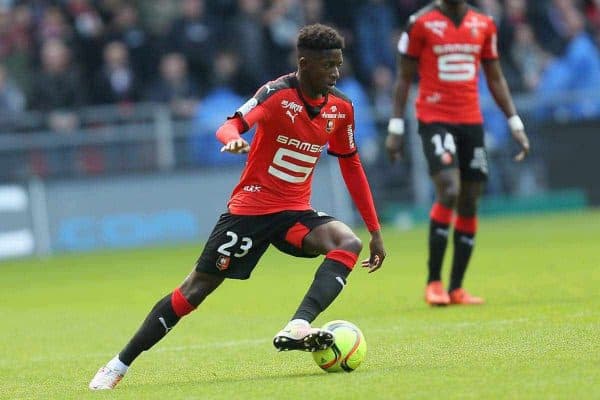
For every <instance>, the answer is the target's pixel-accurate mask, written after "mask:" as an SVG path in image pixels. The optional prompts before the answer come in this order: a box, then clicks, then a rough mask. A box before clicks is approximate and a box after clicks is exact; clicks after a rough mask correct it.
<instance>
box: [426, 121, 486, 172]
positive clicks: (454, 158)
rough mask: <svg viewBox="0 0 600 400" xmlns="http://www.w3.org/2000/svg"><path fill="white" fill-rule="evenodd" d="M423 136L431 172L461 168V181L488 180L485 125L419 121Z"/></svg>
mask: <svg viewBox="0 0 600 400" xmlns="http://www.w3.org/2000/svg"><path fill="white" fill-rule="evenodd" d="M419 135H421V139H422V142H423V151H424V153H425V157H426V158H427V163H428V164H429V174H430V175H435V174H437V173H438V172H440V171H441V170H444V169H450V168H458V169H459V171H460V179H461V180H465V181H485V180H487V176H488V162H487V153H486V151H485V147H484V141H483V140H484V133H483V125H481V124H473V125H463V124H461V125H453V124H446V123H439V122H433V123H429V124H426V123H424V122H421V121H419Z"/></svg>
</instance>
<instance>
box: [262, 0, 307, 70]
mask: <svg viewBox="0 0 600 400" xmlns="http://www.w3.org/2000/svg"><path fill="white" fill-rule="evenodd" d="M302 11H303V10H302V6H301V4H300V2H299V1H298V0H271V4H270V5H269V7H268V8H267V10H266V11H265V13H264V19H265V21H266V27H267V32H268V38H269V42H270V45H271V50H270V51H271V54H270V55H269V64H270V69H271V71H269V75H282V74H285V73H287V72H289V71H290V70H292V69H293V67H292V65H295V64H296V60H295V59H293V60H292V59H291V57H292V56H293V54H294V49H295V45H296V35H297V34H298V31H299V30H300V26H301V25H302V24H303V18H304V15H303V13H302Z"/></svg>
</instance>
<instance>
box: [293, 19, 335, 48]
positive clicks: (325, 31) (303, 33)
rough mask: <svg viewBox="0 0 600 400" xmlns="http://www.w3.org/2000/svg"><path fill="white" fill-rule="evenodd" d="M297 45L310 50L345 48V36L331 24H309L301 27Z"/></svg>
mask: <svg viewBox="0 0 600 400" xmlns="http://www.w3.org/2000/svg"><path fill="white" fill-rule="evenodd" d="M296 47H298V49H308V50H332V49H343V48H344V38H343V37H342V35H340V34H339V33H338V31H336V30H335V29H333V28H332V27H330V26H327V25H323V24H313V25H307V26H304V27H303V28H302V29H300V33H299V34H298V42H297V43H296Z"/></svg>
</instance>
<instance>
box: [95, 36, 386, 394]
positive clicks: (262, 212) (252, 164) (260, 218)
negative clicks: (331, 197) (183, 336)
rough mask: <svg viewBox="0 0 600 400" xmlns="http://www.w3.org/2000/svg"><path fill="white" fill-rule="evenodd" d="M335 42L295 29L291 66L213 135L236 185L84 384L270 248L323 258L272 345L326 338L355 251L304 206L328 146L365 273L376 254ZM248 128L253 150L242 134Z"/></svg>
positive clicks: (119, 372)
mask: <svg viewBox="0 0 600 400" xmlns="http://www.w3.org/2000/svg"><path fill="white" fill-rule="evenodd" d="M343 43H344V42H343V38H342V37H341V36H340V35H339V34H338V33H337V32H336V31H335V30H334V29H332V28H330V27H327V26H324V25H319V24H316V25H310V26H307V27H304V28H303V29H302V30H301V31H300V34H299V36H298V41H297V48H298V70H297V72H296V73H292V74H289V75H286V76H283V77H281V78H279V79H277V80H275V81H271V82H269V83H267V84H266V85H264V86H263V87H262V88H261V89H260V90H259V91H258V92H257V93H256V95H255V96H254V97H253V98H251V99H250V100H249V101H248V102H246V103H245V104H244V105H243V106H242V107H240V108H239V109H238V111H237V112H236V113H235V115H234V116H233V117H232V118H231V119H229V120H228V121H227V122H226V123H225V124H224V125H223V126H221V128H219V130H218V131H217V137H218V138H219V140H220V141H221V142H222V143H223V144H224V146H223V148H222V151H228V152H232V153H247V152H249V155H248V161H247V163H246V167H245V169H244V171H243V173H242V176H241V179H240V182H239V184H238V185H237V186H236V187H235V188H234V190H233V193H232V195H231V198H230V200H229V203H228V209H229V210H228V212H226V213H225V214H222V215H221V217H220V219H219V221H218V222H217V225H216V226H215V228H214V230H213V232H212V233H211V235H210V237H209V239H208V242H207V244H206V246H205V248H204V250H203V251H202V254H201V256H200V258H199V259H198V261H197V263H196V267H195V269H194V270H193V271H192V272H191V273H190V274H189V275H188V276H187V277H186V278H185V280H184V281H183V283H182V284H181V286H179V287H178V288H176V289H175V290H174V291H173V292H172V293H170V294H169V295H167V296H165V297H164V298H163V299H161V300H159V301H158V303H156V305H155V306H154V308H153V309H152V310H151V311H150V313H149V314H148V316H147V317H146V319H145V321H144V322H143V323H142V325H141V327H140V328H139V330H138V331H137V332H136V333H135V335H134V336H133V338H132V339H131V340H130V342H129V343H128V344H127V345H126V346H125V347H124V348H123V350H122V351H121V352H120V353H119V354H118V355H117V356H116V357H114V358H113V359H112V360H110V361H109V362H108V364H107V365H106V366H104V367H102V368H101V369H100V370H99V371H98V373H97V374H96V375H95V376H94V378H93V379H92V381H91V382H90V385H89V386H90V388H91V389H94V390H98V389H112V388H113V387H114V386H115V385H116V384H117V383H119V381H120V380H121V379H122V377H123V376H124V374H125V373H126V372H127V369H128V367H129V365H131V363H132V362H133V361H134V360H135V359H136V358H137V357H138V356H139V355H140V354H141V353H142V352H143V351H145V350H148V349H150V348H151V347H152V346H153V345H154V344H156V343H157V342H158V341H159V340H160V339H162V338H163V337H164V336H165V335H166V334H167V333H168V332H169V331H170V330H171V329H172V328H173V327H174V326H175V324H176V323H177V322H178V321H179V319H180V318H181V317H183V316H184V315H186V314H188V313H190V312H191V311H193V310H194V309H195V308H196V307H197V306H198V305H199V304H200V303H202V301H203V300H204V299H205V298H206V296H208V295H209V294H210V293H211V292H212V291H213V290H215V289H216V288H217V287H218V286H219V285H220V284H221V283H222V282H223V280H224V279H225V278H234V279H247V278H249V277H250V274H251V272H252V270H253V268H254V267H255V265H256V264H257V262H258V260H259V259H260V257H261V256H262V255H263V253H264V252H265V251H266V249H267V248H268V247H269V245H270V244H273V245H275V246H276V247H277V248H278V249H279V250H281V251H283V252H285V253H288V254H291V255H293V256H297V257H317V256H318V255H325V259H324V261H323V262H322V264H321V265H320V266H319V268H318V269H317V271H316V274H315V276H314V280H313V282H312V285H311V286H310V288H309V289H308V292H307V293H306V295H305V297H304V299H303V300H302V302H301V303H300V306H299V307H298V309H297V311H296V313H295V314H294V315H293V318H292V320H291V321H290V322H289V323H288V324H287V325H286V326H285V327H284V328H283V329H282V330H281V331H280V332H279V333H277V334H276V335H275V337H274V338H273V344H274V345H275V347H276V348H277V349H279V350H304V351H315V350H317V349H322V348H327V347H328V346H331V344H332V343H333V334H332V333H331V332H328V331H323V330H320V329H317V328H312V327H311V326H310V322H312V321H313V320H314V319H315V318H316V317H317V315H318V314H319V313H321V312H322V311H323V310H325V309H326V308H327V307H328V306H329V305H330V304H331V302H332V301H333V300H334V299H335V298H336V297H337V295H338V294H339V293H340V291H341V290H342V288H343V287H344V286H345V285H346V277H347V276H348V274H349V273H350V271H351V270H352V268H353V267H354V265H355V263H356V261H357V258H358V255H359V253H360V251H361V249H362V243H361V241H360V239H359V238H358V237H357V236H356V235H355V234H354V233H353V232H352V230H351V229H350V228H349V227H348V226H346V225H345V224H343V223H342V222H340V221H337V220H335V219H334V218H333V217H330V216H328V215H326V214H323V213H319V212H316V211H314V210H313V209H312V208H311V206H310V204H309V200H310V194H311V182H312V177H313V169H314V167H315V165H316V163H317V161H318V159H319V156H320V155H321V153H322V150H323V149H324V147H325V146H326V145H327V146H328V153H329V154H332V155H335V156H338V157H339V165H340V169H341V172H342V175H343V178H344V181H345V183H346V186H347V187H348V190H349V192H350V194H351V196H352V198H353V199H354V202H355V204H356V206H357V207H358V210H359V211H360V213H361V215H362V217H363V219H364V221H365V223H366V225H367V227H368V229H369V232H370V233H371V241H370V257H369V259H367V260H364V261H363V262H362V266H363V267H366V268H368V270H369V272H373V271H375V270H377V269H378V268H380V267H381V265H382V263H383V260H384V258H385V250H384V247H383V239H382V237H381V234H380V226H379V222H378V219H377V215H376V212H375V207H374V204H373V199H372V196H371V191H370V189H369V185H368V182H367V179H366V176H365V173H364V171H363V168H362V165H361V162H360V159H359V158H358V154H357V150H356V146H355V143H354V110H353V106H352V103H351V102H350V100H348V99H347V98H346V97H345V96H344V95H343V94H342V93H341V92H340V91H338V90H337V89H336V88H335V84H336V81H337V80H338V78H339V68H340V66H341V64H342V48H343ZM254 125H257V131H256V134H255V137H254V139H253V144H252V147H250V146H249V144H248V142H246V141H245V140H244V139H243V138H242V137H241V136H240V133H243V132H245V131H247V130H248V129H250V127H252V126H254Z"/></svg>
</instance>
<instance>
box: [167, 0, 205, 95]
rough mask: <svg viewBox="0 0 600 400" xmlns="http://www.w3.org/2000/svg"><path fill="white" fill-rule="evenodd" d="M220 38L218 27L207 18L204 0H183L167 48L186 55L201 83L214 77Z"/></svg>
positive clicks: (172, 26)
mask: <svg viewBox="0 0 600 400" xmlns="http://www.w3.org/2000/svg"><path fill="white" fill-rule="evenodd" d="M216 37H217V31H216V27H215V26H214V25H213V24H212V23H211V19H210V17H209V16H208V15H206V10H205V3H204V0H181V16H180V17H179V18H177V19H176V20H175V21H173V23H172V25H171V29H170V32H169V35H168V40H167V49H168V50H169V51H176V52H178V53H182V54H183V55H184V56H185V58H186V59H187V61H188V65H189V68H190V73H191V74H192V76H194V78H195V79H196V80H197V81H198V82H199V83H200V84H202V83H203V82H204V81H205V79H206V77H207V76H209V75H210V69H211V64H210V61H211V60H212V58H213V55H214V53H215V48H216V46H217V40H216Z"/></svg>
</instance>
